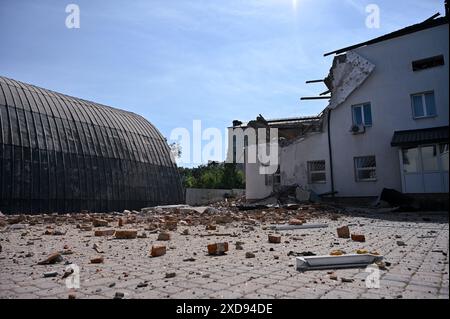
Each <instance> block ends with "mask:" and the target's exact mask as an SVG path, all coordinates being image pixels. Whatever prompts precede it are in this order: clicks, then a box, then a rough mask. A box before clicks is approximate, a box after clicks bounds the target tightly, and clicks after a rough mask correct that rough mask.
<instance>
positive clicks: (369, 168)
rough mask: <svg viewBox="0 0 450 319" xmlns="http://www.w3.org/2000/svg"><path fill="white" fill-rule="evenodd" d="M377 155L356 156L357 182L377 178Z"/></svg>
mask: <svg viewBox="0 0 450 319" xmlns="http://www.w3.org/2000/svg"><path fill="white" fill-rule="evenodd" d="M376 168H377V164H376V161H375V156H361V157H355V177H356V181H357V182H369V181H376V180H377V171H376Z"/></svg>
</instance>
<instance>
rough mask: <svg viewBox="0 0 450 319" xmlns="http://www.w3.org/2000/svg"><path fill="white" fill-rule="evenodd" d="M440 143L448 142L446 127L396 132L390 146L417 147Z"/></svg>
mask: <svg viewBox="0 0 450 319" xmlns="http://www.w3.org/2000/svg"><path fill="white" fill-rule="evenodd" d="M441 142H448V126H441V127H432V128H426V129H419V130H407V131H396V132H394V136H393V137H392V141H391V146H417V145H420V144H426V143H441Z"/></svg>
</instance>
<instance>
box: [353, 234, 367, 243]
mask: <svg viewBox="0 0 450 319" xmlns="http://www.w3.org/2000/svg"><path fill="white" fill-rule="evenodd" d="M352 240H353V241H359V242H361V243H363V242H365V241H366V237H365V236H364V235H360V234H352Z"/></svg>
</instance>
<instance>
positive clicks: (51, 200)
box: [0, 77, 183, 211]
mask: <svg viewBox="0 0 450 319" xmlns="http://www.w3.org/2000/svg"><path fill="white" fill-rule="evenodd" d="M0 111H1V112H0V143H1V145H2V147H1V150H0V158H1V160H2V169H1V170H0V172H1V174H2V176H1V181H2V182H1V185H0V191H1V193H0V194H1V196H0V199H1V200H2V203H1V204H0V210H3V211H12V210H14V209H16V210H17V209H19V210H27V209H28V208H30V209H32V210H33V211H34V210H39V211H43V210H48V211H51V210H55V209H56V210H58V211H69V210H78V209H88V210H96V211H99V210H118V209H124V208H128V209H132V208H139V207H142V206H149V205H153V204H155V205H159V204H165V203H178V202H180V201H182V198H183V196H182V189H181V184H180V180H179V175H178V171H177V168H176V164H175V163H174V162H173V161H172V160H171V156H170V149H169V147H168V145H167V143H166V140H165V139H164V137H163V136H162V135H161V133H160V132H159V131H158V130H157V129H156V128H155V127H154V126H153V125H152V124H151V123H150V122H148V121H147V120H145V119H144V118H143V117H141V116H139V115H137V114H134V113H131V112H127V111H123V110H120V109H116V108H112V107H109V106H105V105H101V104H98V103H95V102H90V101H86V100H83V99H78V98H74V97H71V96H68V95H64V94H60V93H57V92H53V91H50V90H46V89H42V88H39V87H37V86H34V85H30V84H25V83H22V82H19V81H15V80H12V79H9V78H6V77H0ZM28 156H29V157H28ZM34 162H37V163H38V165H35V166H33V165H32V164H34ZM30 163H32V164H30ZM8 165H9V166H11V167H9V166H8ZM28 166H33V167H32V168H30V169H29V167H28ZM43 170H44V171H45V173H43ZM52 170H53V171H52ZM91 171H92V172H91ZM42 174H43V175H45V176H44V177H42V176H41V175H42ZM47 175H48V178H47ZM88 175H89V176H88ZM84 177H85V178H84ZM94 178H95V179H96V180H94ZM52 181H53V184H52ZM63 183H71V184H72V185H71V186H70V187H68V189H67V187H66V186H65V185H62V184H63ZM73 184H75V186H74V185H73ZM77 184H78V185H77ZM97 184H99V185H97ZM29 185H32V186H29ZM33 186H34V188H33ZM90 186H95V187H90ZM55 187H63V188H64V192H62V191H61V190H59V192H58V189H54V188H55ZM30 188H31V189H30ZM36 188H45V190H44V191H43V192H42V191H41V190H39V192H38V191H37V189H36ZM90 189H92V190H93V191H94V192H95V191H96V192H97V193H95V194H92V193H91V194H89V190H90ZM18 200H19V201H20V200H24V201H25V200H27V201H28V200H29V201H31V202H29V203H27V204H26V205H23V206H25V207H24V208H20V207H18V206H21V204H20V203H19V204H18V203H17V201H18ZM6 201H8V203H6V204H5V202H6ZM91 201H92V203H89V204H83V202H91ZM45 202H47V203H46V204H45ZM62 202H64V206H65V207H61V203H62ZM72 202H73V203H72ZM33 203H35V204H33ZM36 204H37V205H38V206H39V208H38V209H37V208H36V207H35V206H36ZM5 207H6V208H5ZM27 207H28V208H27Z"/></svg>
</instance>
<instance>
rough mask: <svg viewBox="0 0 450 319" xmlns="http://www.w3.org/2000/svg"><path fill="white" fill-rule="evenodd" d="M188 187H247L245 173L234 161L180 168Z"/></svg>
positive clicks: (184, 183)
mask: <svg viewBox="0 0 450 319" xmlns="http://www.w3.org/2000/svg"><path fill="white" fill-rule="evenodd" d="M179 171H180V175H181V178H182V181H183V186H184V187H186V188H212V189H231V188H245V176H244V173H243V172H242V171H240V170H238V169H237V168H236V164H233V163H217V162H210V163H208V165H200V166H199V167H194V168H185V167H180V168H179Z"/></svg>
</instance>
